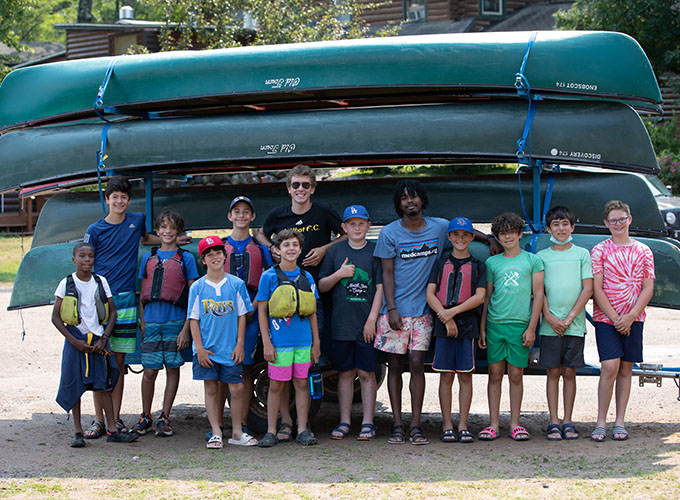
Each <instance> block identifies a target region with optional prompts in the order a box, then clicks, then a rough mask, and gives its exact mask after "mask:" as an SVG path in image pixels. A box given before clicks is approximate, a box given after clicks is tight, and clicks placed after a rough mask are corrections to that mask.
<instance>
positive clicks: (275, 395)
mask: <svg viewBox="0 0 680 500" xmlns="http://www.w3.org/2000/svg"><path fill="white" fill-rule="evenodd" d="M286 385H288V382H281V381H280V380H271V379H270V380H269V391H268V392H267V432H271V433H272V434H274V435H276V421H277V420H278V418H279V406H280V405H281V394H282V393H283V387H284V386H286Z"/></svg>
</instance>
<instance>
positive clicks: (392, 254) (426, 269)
mask: <svg viewBox="0 0 680 500" xmlns="http://www.w3.org/2000/svg"><path fill="white" fill-rule="evenodd" d="M424 219H425V227H424V228H423V229H421V230H420V231H416V232H414V231H410V230H408V229H406V228H405V227H404V226H403V225H402V224H401V219H399V220H395V221H394V222H390V223H389V224H388V225H387V226H385V227H384V228H383V229H382V231H380V236H378V243H377V245H376V247H375V252H374V253H373V255H374V256H376V257H380V258H381V259H392V258H393V259H394V304H395V306H396V307H397V312H399V314H400V315H401V316H411V317H414V316H422V315H423V314H426V313H427V312H428V306H427V301H426V300H425V292H426V289H427V279H428V277H429V276H430V270H431V269H432V265H433V264H434V263H435V262H436V260H437V258H439V256H440V255H441V254H442V251H443V250H444V243H445V242H446V241H447V240H446V234H447V232H448V228H449V222H448V221H447V220H445V219H440V218H439V217H425V218H424ZM384 279H385V276H383V283H384ZM380 313H381V314H387V303H386V302H383V306H382V309H381V310H380Z"/></svg>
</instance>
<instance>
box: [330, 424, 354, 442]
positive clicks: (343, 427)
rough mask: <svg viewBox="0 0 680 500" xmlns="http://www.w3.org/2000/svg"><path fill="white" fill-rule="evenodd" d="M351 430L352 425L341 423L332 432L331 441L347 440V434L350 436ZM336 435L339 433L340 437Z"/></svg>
mask: <svg viewBox="0 0 680 500" xmlns="http://www.w3.org/2000/svg"><path fill="white" fill-rule="evenodd" d="M351 430H352V426H351V425H350V424H348V423H347V422H340V423H339V424H338V425H336V426H335V427H334V428H333V430H332V431H331V439H335V440H337V441H340V440H341V439H345V438H346V437H347V434H349V432H350V431H351ZM334 433H338V434H339V436H336V435H335V434H334Z"/></svg>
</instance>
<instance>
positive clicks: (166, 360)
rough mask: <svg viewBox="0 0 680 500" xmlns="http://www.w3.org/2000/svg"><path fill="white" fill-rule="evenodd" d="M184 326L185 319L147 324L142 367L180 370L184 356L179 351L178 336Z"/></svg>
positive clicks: (143, 342)
mask: <svg viewBox="0 0 680 500" xmlns="http://www.w3.org/2000/svg"><path fill="white" fill-rule="evenodd" d="M183 326H184V320H183V319H180V320H176V321H168V322H166V323H146V325H145V328H144V338H143V339H142V366H143V367H144V368H145V369H147V370H161V369H163V366H165V367H166V368H178V367H180V366H182V365H183V364H184V359H183V358H182V354H181V352H180V351H178V350H177V335H179V332H180V331H181V330H182V327H183ZM188 349H191V346H190V347H189V348H188Z"/></svg>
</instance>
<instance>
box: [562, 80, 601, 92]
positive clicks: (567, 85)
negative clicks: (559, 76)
mask: <svg viewBox="0 0 680 500" xmlns="http://www.w3.org/2000/svg"><path fill="white" fill-rule="evenodd" d="M555 88H558V89H568V90H597V85H595V84H593V83H577V82H555Z"/></svg>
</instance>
